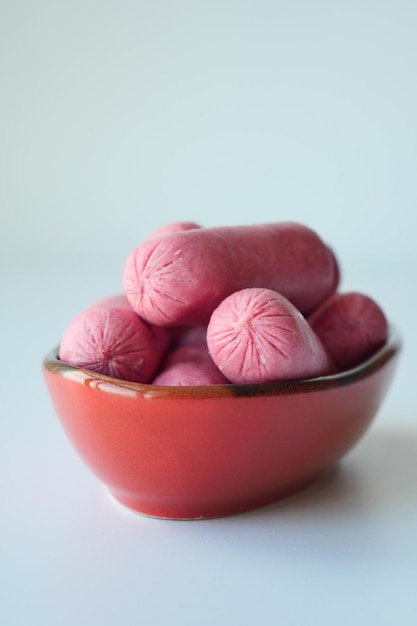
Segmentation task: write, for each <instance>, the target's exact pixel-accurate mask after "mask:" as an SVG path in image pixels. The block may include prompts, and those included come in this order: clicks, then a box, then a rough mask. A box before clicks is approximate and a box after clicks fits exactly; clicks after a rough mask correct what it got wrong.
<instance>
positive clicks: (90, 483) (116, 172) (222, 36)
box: [0, 0, 417, 626]
mask: <svg viewBox="0 0 417 626" xmlns="http://www.w3.org/2000/svg"><path fill="white" fill-rule="evenodd" d="M416 30H417V4H416V3H415V2H413V1H412V0H408V1H406V0H399V1H396V2H394V1H383V0H382V1H376V0H375V1H371V0H362V1H361V2H359V1H356V0H352V1H350V2H330V1H327V2H325V1H312V2H307V1H306V0H303V1H298V2H290V1H279V0H277V1H275V2H273V1H272V0H268V1H266V0H258V1H257V2H254V1H253V0H240V1H238V0H235V1H231V0H223V1H220V0H211V1H210V2H202V1H198V0H196V1H194V2H193V1H191V0H189V1H185V0H184V1H177V0H173V1H172V2H170V1H168V0H156V1H154V2H145V1H132V2H128V1H119V2H117V3H116V2H106V1H103V2H98V1H97V0H85V1H83V2H79V1H78V0H75V1H73V2H59V1H58V2H52V0H39V1H38V2H30V1H29V0H21V1H19V0H14V1H13V2H12V1H11V0H10V1H9V0H2V2H1V4H0V95H1V98H0V112H1V116H0V172H1V174H0V280H1V288H2V306H1V313H0V315H1V318H0V323H1V329H2V331H1V332H2V335H1V347H2V359H1V362H0V363H1V364H0V368H1V369H0V372H1V379H2V382H3V385H2V395H3V407H2V413H1V415H2V419H1V428H2V437H1V444H0V445H1V446H2V450H1V455H0V472H1V483H0V487H1V494H0V495H1V499H0V507H1V510H0V526H1V528H2V530H1V533H0V542H1V544H2V545H1V559H0V575H1V581H0V582H1V584H0V621H1V622H2V623H4V624H7V625H9V624H10V625H16V626H26V625H29V624H30V625H31V626H32V625H37V624H42V625H43V626H48V625H49V624H51V625H52V624H54V625H55V624H58V623H59V624H62V625H66V624H75V623H76V624H81V625H84V624H91V623H97V624H98V623H101V624H102V625H105V624H106V625H107V624H109V625H110V624H116V623H117V624H118V623H120V622H123V623H124V624H133V623H135V624H136V623H141V622H143V623H146V624H151V625H152V624H155V625H157V626H160V625H162V624H165V623H167V622H170V623H178V624H180V623H181V624H183V625H187V624H195V623H199V624H213V623H214V622H217V623H220V624H239V625H244V624H254V623H268V622H272V621H274V622H277V621H278V620H280V621H282V623H285V624H286V625H292V624H294V625H301V624H306V623H313V622H314V623H321V624H334V623H336V622H337V623H339V624H352V623H355V624H367V623H369V622H370V620H371V619H372V622H373V623H375V624H379V625H385V624H387V625H388V624H390V625H392V624H394V623H398V624H402V625H404V626H408V625H410V626H411V625H414V624H415V623H416V620H417V600H416V599H415V593H414V591H413V581H415V579H416V577H417V531H416V516H417V414H416V413H417V411H416V403H415V396H414V385H415V382H414V379H415V375H414V372H415V354H416V352H417V332H416V330H415V309H416V304H417V296H416V287H417V285H416V282H417V281H416V278H417V250H416V243H415V232H416V227H417V217H416V210H417V177H416V166H417V148H416V146H417V117H416V111H417V81H416V78H415V76H416V67H417V38H416V36H415V33H416ZM179 219H181V220H182V219H187V220H193V221H197V222H199V223H201V224H203V225H216V224H239V223H255V222H268V221H275V220H294V221H300V222H304V223H306V224H307V225H309V226H311V227H312V228H314V229H315V230H317V231H318V232H319V234H321V235H322V237H323V238H324V239H325V240H326V241H327V242H328V243H329V244H330V245H331V246H332V247H333V248H334V250H335V251H336V254H337V256H338V258H339V261H340V265H341V268H342V288H344V289H357V290H361V291H365V292H366V293H368V294H369V295H371V296H373V297H374V298H375V299H376V300H377V301H378V302H379V303H380V304H381V306H383V308H384V310H385V311H386V313H387V316H388V317H389V319H390V320H391V321H392V322H394V323H395V324H396V326H397V327H398V328H399V330H400V332H401V335H402V337H403V342H404V349H403V353H402V357H401V362H400V367H399V370H398V374H397V378H396V379H395V382H394V385H393V387H392V389H391V391H390V394H389V396H388V398H387V400H386V402H385V404H384V406H383V408H382V409H381V411H380V414H379V415H378V418H377V420H376V422H375V425H374V426H373V428H372V429H371V431H370V432H369V433H368V435H367V436H366V437H365V439H364V441H363V442H361V443H360V445H359V446H358V447H357V448H356V449H355V450H354V451H353V452H352V453H351V454H350V455H349V456H348V457H347V459H346V460H345V462H344V463H343V465H342V469H341V470H340V472H338V473H336V474H334V475H333V476H332V477H330V478H328V479H327V480H326V481H324V482H323V483H321V484H320V485H318V486H317V487H316V488H315V489H313V490H311V491H309V492H308V493H304V494H300V496H299V497H297V498H295V499H292V500H291V501H288V502H286V503H281V504H277V505H273V506H272V507H267V508H265V509H262V510H259V511H256V512H252V513H248V514H245V515H242V516H237V517H234V518H226V519H223V520H213V521H208V522H203V523H197V522H196V523H177V522H163V521H159V520H151V519H147V518H142V517H139V516H135V515H133V514H130V513H128V512H125V511H124V510H122V509H121V508H120V507H118V506H116V505H115V504H114V503H113V502H112V501H110V500H109V499H108V498H107V495H106V493H105V492H104V490H103V488H102V487H101V486H100V485H98V484H97V482H96V480H95V479H94V478H93V477H91V476H90V474H89V473H88V471H87V470H86V469H85V467H84V466H83V465H82V464H81V462H80V461H79V460H78V457H77V456H76V454H75V453H74V452H73V450H72V448H71V447H70V446H69V444H68V442H67V441H66V439H65V437H64V435H63V433H62V432H61V429H60V427H59V425H58V424H57V421H56V418H55V415H54V412H53V410H52V407H51V405H50V402H49V398H48V396H47V393H46V389H45V387H44V384H43V380H42V377H41V373H40V364H41V361H42V357H43V356H44V354H45V353H46V352H47V351H48V350H49V349H50V348H52V347H53V346H54V345H55V344H57V343H58V341H59V337H60V335H61V333H62V332H63V329H64V328H65V325H66V324H67V323H68V322H69V321H70V319H71V318H72V316H73V315H75V314H76V313H77V312H79V311H80V309H81V308H82V307H84V306H86V305H87V304H89V303H90V302H91V301H92V300H94V299H96V298H99V297H102V296H104V295H108V294H110V293H114V292H115V291H118V290H120V289H121V283H120V281H121V272H122V269H123V265H124V260H125V257H126V256H127V254H128V252H129V251H130V250H131V249H132V248H133V247H134V246H136V245H137V244H138V243H140V241H141V239H142V238H143V237H145V236H146V235H147V234H148V233H150V232H151V231H152V230H153V229H155V228H158V227H160V226H162V225H164V224H165V223H168V222H171V221H176V220H179ZM414 584H415V583H414Z"/></svg>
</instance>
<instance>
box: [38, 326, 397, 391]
mask: <svg viewBox="0 0 417 626" xmlns="http://www.w3.org/2000/svg"><path fill="white" fill-rule="evenodd" d="M400 349H401V339H400V336H399V334H398V332H397V330H396V329H395V327H393V326H390V331H389V335H388V339H387V342H386V343H385V344H384V345H383V346H382V347H381V348H380V349H379V350H378V351H377V352H376V353H375V354H374V355H373V356H371V357H370V358H369V359H367V360H366V361H364V362H363V363H361V364H360V365H358V366H357V367H354V368H352V369H350V370H347V371H345V372H342V373H340V374H333V375H331V376H320V377H317V378H310V379H303V380H285V381H277V382H271V383H262V384H244V385H233V384H230V385H204V386H199V387H191V386H184V387H168V386H162V385H151V384H142V383H133V382H129V381H124V380H120V379H118V378H112V377H111V376H105V375H103V374H97V373H96V372H92V371H90V370H87V369H84V368H80V367H75V366H74V365H70V364H69V363H65V362H63V361H61V360H60V359H59V358H58V353H59V347H55V348H54V349H53V350H51V351H50V352H48V354H47V355H46V356H45V358H44V360H43V367H44V368H45V369H46V370H48V371H50V372H54V373H56V374H59V375H61V376H63V377H65V378H71V379H72V380H75V381H77V382H79V383H83V384H85V385H89V386H96V387H98V386H99V388H100V389H102V390H106V391H112V392H113V393H117V392H121V393H123V392H124V393H126V392H130V393H129V395H137V396H146V397H147V398H151V397H152V398H163V397H165V398H166V397H170V398H173V399H174V398H188V399H197V398H225V397H256V396H271V395H285V394H292V393H308V392H311V391H319V390H323V389H332V388H334V387H343V386H346V385H350V384H352V383H354V382H356V381H358V380H361V379H362V378H366V377H367V376H370V375H371V374H373V373H374V372H376V371H377V370H379V369H380V368H381V367H383V366H384V365H385V363H387V362H388V361H389V360H391V359H392V358H393V357H394V356H395V355H396V354H398V353H399V351H400Z"/></svg>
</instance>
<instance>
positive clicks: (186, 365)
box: [152, 346, 230, 386]
mask: <svg viewBox="0 0 417 626" xmlns="http://www.w3.org/2000/svg"><path fill="white" fill-rule="evenodd" d="M152 382H153V384H154V385H171V386H172V385H175V386H185V385H221V384H223V385H224V384H228V383H230V381H228V380H227V378H225V376H223V374H222V373H221V372H220V370H219V369H218V368H217V367H216V365H215V364H214V363H213V360H212V358H211V357H210V355H209V353H208V351H207V348H206V347H204V346H181V347H179V348H176V349H174V350H173V351H172V352H170V353H169V354H168V355H167V357H166V359H165V360H164V362H163V363H162V366H161V369H160V371H159V374H158V375H157V376H156V378H155V379H154V380H153V381H152Z"/></svg>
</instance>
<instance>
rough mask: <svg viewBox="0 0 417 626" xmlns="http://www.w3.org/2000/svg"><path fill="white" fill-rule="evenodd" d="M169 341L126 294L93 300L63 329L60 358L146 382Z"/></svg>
mask: <svg viewBox="0 0 417 626" xmlns="http://www.w3.org/2000/svg"><path fill="white" fill-rule="evenodd" d="M167 343H168V333H167V331H166V329H162V328H153V327H152V326H150V325H149V324H147V323H146V322H145V321H144V320H142V319H141V318H140V317H139V316H138V315H136V313H135V312H134V311H133V310H132V308H131V307H130V305H129V303H128V302H127V299H126V297H125V296H123V295H122V296H119V295H117V296H111V297H109V298H104V299H102V300H99V301H98V302H95V303H93V305H91V306H90V307H88V308H87V309H85V310H84V311H82V312H81V313H80V314H79V315H77V316H76V317H75V318H74V319H73V320H72V321H71V322H70V324H69V325H68V326H67V328H66V329H65V331H64V333H63V336H62V340H61V345H60V350H59V358H60V359H61V360H62V361H65V362H66V363H70V364H72V365H75V366H77V367H83V368H86V369H88V370H91V371H93V372H100V373H101V374H106V375H107V376H114V377H116V378H121V379H124V380H128V381H133V382H142V383H144V382H145V383H146V382H149V381H150V380H151V379H152V378H153V376H154V375H155V372H156V370H157V368H158V366H159V363H160V361H161V359H162V357H163V355H164V353H165V350H166V348H167Z"/></svg>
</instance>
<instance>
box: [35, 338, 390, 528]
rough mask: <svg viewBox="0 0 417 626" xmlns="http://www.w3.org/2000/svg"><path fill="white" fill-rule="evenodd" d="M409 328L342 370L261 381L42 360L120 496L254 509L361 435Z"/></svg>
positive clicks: (306, 480)
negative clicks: (109, 372)
mask: <svg viewBox="0 0 417 626" xmlns="http://www.w3.org/2000/svg"><path fill="white" fill-rule="evenodd" d="M400 348H401V344H400V339H399V337H398V334H397V332H396V331H395V329H394V328H392V327H391V328H390V333H389V338H388V341H387V342H386V344H385V345H384V346H383V347H382V348H381V349H380V350H379V351H378V352H377V353H376V354H375V355H373V356H372V357H371V358H370V359H368V360H367V361H365V362H364V363H362V364H361V365H359V366H358V367H355V368H354V369H351V370H349V371H346V372H343V373H341V374H336V375H332V376H324V377H320V378H314V379H309V380H297V381H284V382H275V383H265V384H258V385H211V386H203V387H165V386H157V385H144V384H139V383H130V382H126V381H123V380H119V379H116V378H111V377H109V376H103V375H100V374H97V373H95V372H91V371H88V370H86V369H82V368H77V367H74V366H72V365H68V364H67V363H64V362H62V361H60V360H59V359H58V349H57V348H56V349H54V350H52V351H51V352H49V353H48V354H47V356H46V357H45V359H44V361H43V374H44V378H45V381H46V385H47V388H48V391H49V394H50V397H51V400H52V403H53V405H54V407H55V410H56V413H57V415H58V417H59V419H60V422H61V424H62V426H63V428H64V430H65V432H66V434H67V436H68V438H69V439H70V441H71V442H72V444H73V446H74V448H75V449H76V450H77V452H78V454H79V455H80V456H81V458H82V459H83V460H84V461H85V463H86V465H87V466H88V467H89V468H90V470H91V471H92V472H93V473H94V474H95V475H96V476H97V478H98V479H99V480H100V481H101V482H102V483H104V484H105V485H106V486H107V488H108V490H109V491H110V493H111V494H112V495H113V496H114V498H116V500H118V501H119V502H120V503H122V504H124V505H125V506H127V507H128V508H130V509H133V510H134V511H137V512H139V513H143V514H146V515H151V516H155V517H162V518H171V519H199V518H200V519H201V518H211V517H219V516H224V515H231V514H235V513H239V512H243V511H247V510H250V509H253V508H256V507H259V506H262V505H265V504H268V503H271V502H273V501H275V500H278V499H280V498H283V497H286V496H288V495H290V494H293V493H295V492H296V491H298V490H300V489H302V488H304V487H306V486H307V485H309V484H310V483H312V482H313V481H315V480H316V479H317V478H318V477H320V476H321V475H322V474H323V472H325V471H326V470H328V469H329V468H331V467H332V466H333V465H334V464H336V463H337V462H338V461H339V459H341V458H342V457H343V455H345V454H346V453H347V452H348V451H349V450H350V449H351V448H352V447H353V446H354V445H355V444H356V443H357V442H358V441H359V439H360V438H361V437H362V435H363V434H364V433H365V432H366V430H367V429H368V427H369V426H370V424H371V422H372V420H373V418H374V417H375V415H376V414H377V412H378V409H379V408H380V406H381V403H382V401H383V399H384V397H385V395H386V392H387V391H388V389H389V386H390V383H391V381H392V378H393V375H394V372H395V369H396V364H397V362H398V356H399V353H400Z"/></svg>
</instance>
